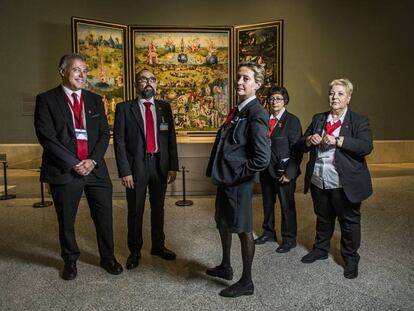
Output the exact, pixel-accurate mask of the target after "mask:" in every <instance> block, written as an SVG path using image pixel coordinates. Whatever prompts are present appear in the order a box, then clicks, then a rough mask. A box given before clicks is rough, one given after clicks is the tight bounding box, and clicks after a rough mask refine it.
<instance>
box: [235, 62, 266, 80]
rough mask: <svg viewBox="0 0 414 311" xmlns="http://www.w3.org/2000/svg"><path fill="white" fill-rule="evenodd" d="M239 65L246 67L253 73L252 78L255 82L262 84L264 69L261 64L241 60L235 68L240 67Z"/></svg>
mask: <svg viewBox="0 0 414 311" xmlns="http://www.w3.org/2000/svg"><path fill="white" fill-rule="evenodd" d="M241 67H247V68H249V69H250V70H251V71H253V73H254V80H255V81H256V82H257V83H260V84H261V85H262V86H263V84H264V80H265V69H264V67H263V66H262V65H259V64H257V63H254V62H243V63H240V64H239V66H238V67H237V69H240V68H241Z"/></svg>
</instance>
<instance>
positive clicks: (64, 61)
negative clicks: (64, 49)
mask: <svg viewBox="0 0 414 311" xmlns="http://www.w3.org/2000/svg"><path fill="white" fill-rule="evenodd" d="M75 59H78V60H81V61H83V62H85V57H83V56H82V55H81V54H77V53H71V54H66V55H63V56H62V57H61V58H60V61H59V71H65V70H66V69H67V68H68V65H69V63H70V62H71V61H73V60H75Z"/></svg>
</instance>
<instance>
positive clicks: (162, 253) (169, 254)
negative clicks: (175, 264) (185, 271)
mask: <svg viewBox="0 0 414 311" xmlns="http://www.w3.org/2000/svg"><path fill="white" fill-rule="evenodd" d="M151 255H154V256H158V257H161V258H162V259H165V260H174V259H175V258H176V257H177V255H176V254H175V253H174V252H173V251H171V250H169V249H168V248H166V247H165V246H163V247H162V248H160V249H152V250H151Z"/></svg>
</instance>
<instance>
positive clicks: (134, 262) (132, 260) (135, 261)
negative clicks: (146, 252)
mask: <svg viewBox="0 0 414 311" xmlns="http://www.w3.org/2000/svg"><path fill="white" fill-rule="evenodd" d="M140 258H141V255H137V254H130V255H129V257H128V259H127V262H126V265H125V268H127V269H128V270H131V269H134V268H136V267H138V265H139V259H140Z"/></svg>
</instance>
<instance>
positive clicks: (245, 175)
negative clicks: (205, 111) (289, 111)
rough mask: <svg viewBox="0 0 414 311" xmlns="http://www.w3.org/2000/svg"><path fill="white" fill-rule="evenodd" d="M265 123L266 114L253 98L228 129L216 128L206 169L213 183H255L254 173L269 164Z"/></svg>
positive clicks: (255, 176)
mask: <svg viewBox="0 0 414 311" xmlns="http://www.w3.org/2000/svg"><path fill="white" fill-rule="evenodd" d="M268 122H269V115H268V113H267V112H266V110H264V109H263V107H262V105H261V104H260V102H259V101H258V100H257V99H254V100H253V101H251V102H249V103H248V104H247V105H246V106H245V107H244V108H243V109H242V110H241V111H239V112H238V114H237V115H236V117H235V118H234V119H233V122H232V123H231V124H230V125H229V126H227V127H226V128H225V129H224V128H223V127H221V128H220V129H219V131H218V132H217V137H216V140H215V142H214V145H213V149H212V151H211V156H210V161H209V163H208V166H207V176H209V177H212V181H213V184H215V185H218V186H233V185H237V184H240V183H242V182H245V181H249V180H252V179H254V178H255V180H256V181H258V174H257V173H258V172H260V171H262V170H264V169H265V168H266V167H267V166H268V164H269V161H270V145H269V141H268V137H267V128H268Z"/></svg>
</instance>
